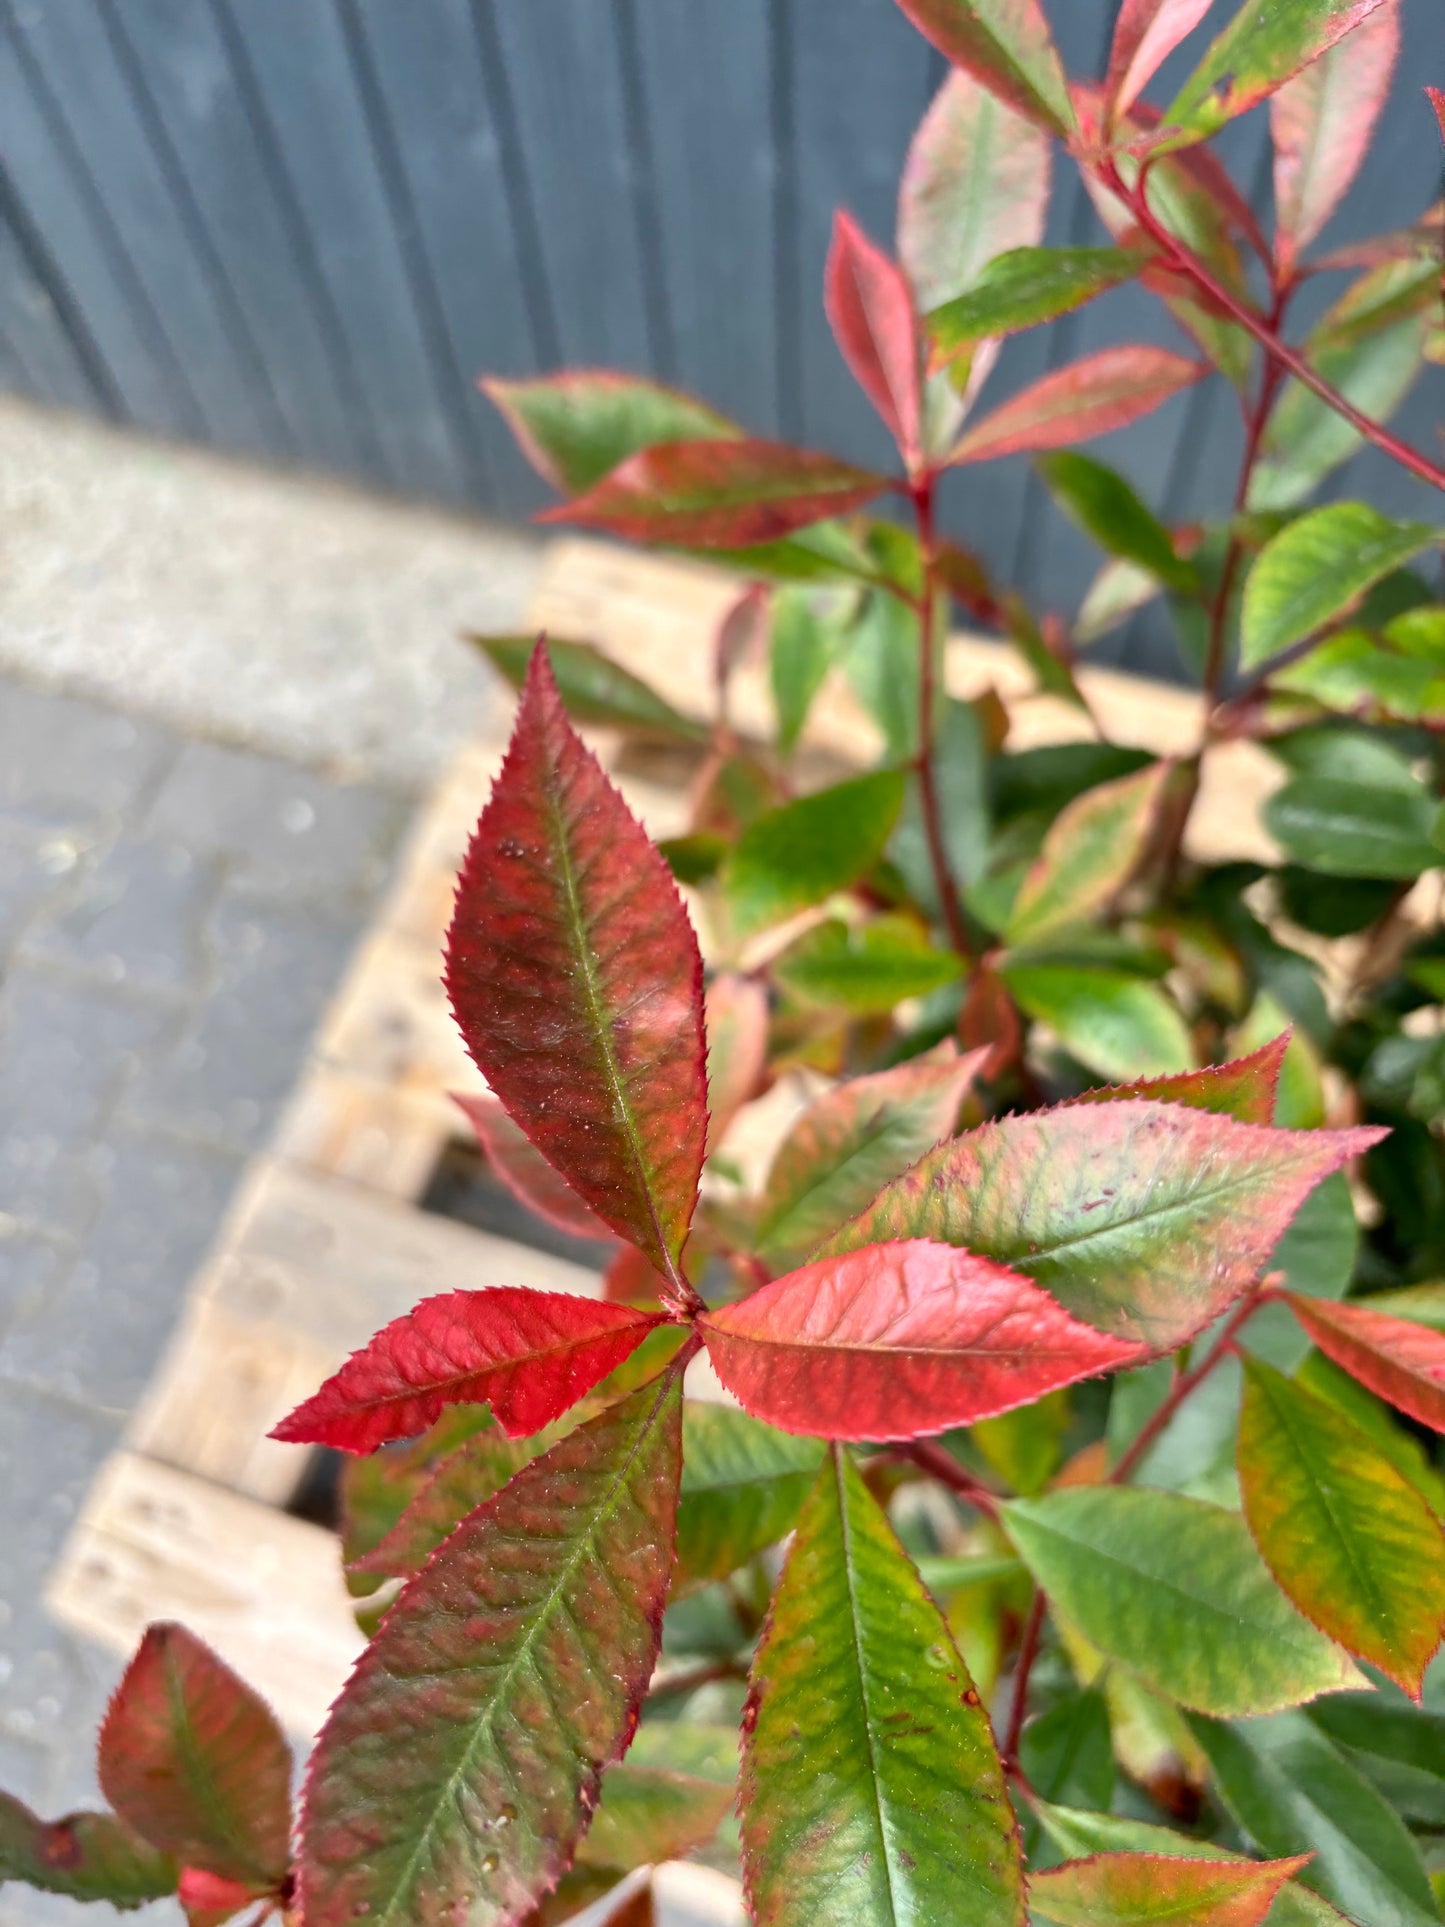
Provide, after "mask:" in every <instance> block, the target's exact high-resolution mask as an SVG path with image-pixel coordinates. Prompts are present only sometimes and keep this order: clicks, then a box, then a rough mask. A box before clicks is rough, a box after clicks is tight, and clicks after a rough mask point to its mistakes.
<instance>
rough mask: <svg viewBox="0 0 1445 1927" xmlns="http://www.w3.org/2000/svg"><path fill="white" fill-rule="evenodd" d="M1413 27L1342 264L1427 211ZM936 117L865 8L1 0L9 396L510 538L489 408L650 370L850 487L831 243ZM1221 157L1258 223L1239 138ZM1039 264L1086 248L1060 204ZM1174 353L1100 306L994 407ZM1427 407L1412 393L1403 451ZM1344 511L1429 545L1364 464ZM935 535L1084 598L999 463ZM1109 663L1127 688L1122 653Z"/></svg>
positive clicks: (1075, 34) (1082, 213)
mask: <svg viewBox="0 0 1445 1927" xmlns="http://www.w3.org/2000/svg"><path fill="white" fill-rule="evenodd" d="M1262 3H1263V4H1266V5H1268V4H1272V3H1273V0H1262ZM1227 4H1228V0H1221V5H1222V6H1225V7H1227ZM1052 12H1053V15H1054V19H1055V25H1056V31H1057V34H1058V38H1059V41H1060V44H1061V46H1062V48H1063V50H1064V53H1065V57H1066V59H1067V61H1068V62H1069V64H1070V65H1071V66H1072V67H1074V68H1076V69H1078V70H1083V71H1094V72H1097V71H1099V70H1100V68H1101V62H1102V58H1103V54H1104V50H1105V48H1106V45H1107V37H1108V33H1109V30H1110V27H1111V24H1112V17H1113V12H1114V0H1052ZM1405 26H1406V48H1405V57H1404V59H1403V61H1402V63H1401V72H1400V76H1399V81H1398V83H1397V91H1396V96H1395V99H1394V100H1393V101H1392V103H1391V106H1390V109H1389V111H1388V114H1387V118H1386V123H1385V127H1384V131H1383V134H1382V137H1381V139H1380V141H1379V143H1378V146H1377V148H1376V150H1375V152H1374V153H1373V154H1372V156H1371V158H1370V160H1369V162H1368V164H1367V166H1366V169H1365V171H1364V174H1363V176H1362V178H1361V180H1360V183H1359V184H1358V187H1357V189H1356V191H1355V194H1354V195H1353V197H1352V199H1351V202H1350V203H1349V205H1348V207H1347V208H1346V210H1345V211H1344V212H1343V214H1342V215H1341V216H1340V217H1339V218H1338V221H1337V232H1338V234H1339V236H1340V237H1342V238H1344V237H1348V236H1349V235H1351V234H1353V233H1357V232H1363V231H1367V230H1369V229H1370V228H1373V227H1377V226H1382V225H1387V224H1396V223H1398V222H1401V221H1403V220H1405V219H1408V218H1411V217H1413V216H1414V215H1415V214H1417V213H1418V212H1419V211H1420V209H1421V208H1422V207H1423V206H1424V205H1425V204H1426V203H1427V202H1428V201H1429V199H1430V198H1431V196H1432V194H1433V193H1434V192H1435V191H1436V190H1437V187H1438V181H1439V175H1440V168H1439V159H1438V137H1437V136H1436V134H1435V132H1434V129H1433V125H1432V123H1431V120H1430V117H1429V114H1428V110H1427V109H1426V107H1425V105H1424V103H1423V99H1422V96H1421V93H1420V84H1421V82H1422V81H1424V80H1426V79H1433V80H1435V81H1437V82H1439V81H1442V80H1445V6H1442V0H1405ZM940 77H941V66H940V63H939V62H938V60H937V58H936V56H934V55H933V54H932V52H931V51H930V49H929V48H928V47H927V46H926V45H925V43H924V42H923V41H922V40H921V39H919V37H918V36H917V35H916V34H915V33H914V32H913V31H912V29H911V28H910V27H909V26H908V25H907V23H906V22H905V21H904V19H903V18H902V16H901V15H900V14H899V13H898V12H897V10H896V9H895V7H894V6H893V5H892V3H891V0H0V383H3V384H5V385H8V386H11V387H13V388H16V389H19V390H21V391H24V392H26V393H29V394H32V395H35V396H37V397H40V398H42V399H44V400H48V401H52V402H55V403H58V404H61V405H63V406H68V407H76V408H81V409H87V410H92V411H98V412H100V413H103V414H105V415H108V416H111V417H113V418H114V419H116V420H117V421H121V422H127V423H134V424H136V425H137V426H139V427H143V428H146V429H149V430H156V431H160V432H162V433H166V434H173V435H176V436H179V437H184V438H187V439H194V440H202V441H208V442H213V443H216V444H218V445H221V446H223V447H227V448H233V449H238V450H242V451H245V452H247V453H250V454H254V455H259V456H262V457H265V458H267V459H270V460H275V461H281V462H287V463H295V464H301V465H304V466H308V467H313V468H316V469H320V470H330V471H338V472H341V473H344V474H349V475H354V476H357V477H360V478H363V479H365V480H367V481H369V482H372V483H375V484H379V485H381V486H383V487H386V488H390V489H394V490H397V491H399V492H401V493H405V494H409V495H418V496H426V497H430V498H433V499H438V500H441V501H444V502H449V503H453V504H457V505H467V506H473V507H475V508H477V509H480V510H484V511H487V512H490V513H493V514H500V515H505V516H521V515H524V514H526V513H528V512H529V511H530V510H531V509H533V508H534V507H535V506H537V504H538V503H539V501H540V499H541V493H542V492H541V490H540V487H539V485H538V484H537V483H536V481H535V480H534V478H533V477H532V476H531V474H530V471H529V470H527V468H526V467H525V465H524V464H523V463H522V462H521V461H520V460H519V458H518V457H517V455H516V453H515V451H514V450H513V448H512V447H511V445H510V442H509V439H508V437H507V435H506V433H505V431H504V430H502V428H501V427H500V424H499V423H498V422H497V421H496V420H495V418H494V417H493V416H492V414H491V411H490V410H489V408H488V406H487V404H486V403H485V402H484V401H483V400H482V399H481V398H480V397H479V396H478V395H477V394H476V391H475V388H474V386H473V382H474V377H475V376H476V374H477V373H478V372H479V371H482V370H496V371H500V372H507V373H519V372H530V371H533V370H537V369H546V368H551V367H554V366H558V365H561V364H564V363H591V364H609V365H616V366H620V367H624V368H633V369H639V370H646V371H649V372H651V373H654V374H656V375H658V376H661V377H663V378H665V379H668V380H672V381H676V382H678V383H680V384H682V385H683V386H686V387H689V388H692V389H695V390H696V391H697V392H698V393H700V394H702V395H704V396H706V397H707V398H708V399H709V400H710V401H712V402H714V403H716V404H717V405H719V406H720V407H722V408H724V409H726V410H728V411H729V412H732V413H735V414H737V415H738V416H739V417H740V418H741V419H743V420H744V421H746V422H748V423H749V424H750V425H752V426H754V427H755V428H757V429H758V430H760V431H762V432H766V433H780V434H783V435H786V436H789V437H794V438H798V439H801V440H804V441H807V442H811V443H814V444H817V445H820V446H831V447H833V448H836V449H837V450H839V451H840V452H842V453H844V454H849V455H853V456H856V457H859V458H863V459H867V458H870V457H871V458H873V459H879V458H881V457H882V454H883V450H882V448H881V447H880V441H881V433H880V430H879V429H878V426H877V424H876V422H875V421H874V419H873V418H872V416H871V414H870V411H869V409H868V407H867V405H866V403H865V402H863V400H862V399H861V397H860V396H859V395H858V394H857V392H856V391H855V390H854V388H853V386H852V384H851V382H850V380H849V378H848V376H847V374H846V372H845V370H844V368H843V365H842V363H841V361H840V359H839V357H838V354H837V352H836V350H835V349H834V347H833V346H832V344H831V342H830V340H829V339H828V336H827V332H826V329H825V326H824V323H823V318H822V308H821V298H820V292H819V291H820V284H821V273H822V263H823V256H824V251H825V247H826V243H827V233H828V226H829V221H830V218H831V211H832V209H833V207H834V206H835V205H838V204H843V205H846V206H848V207H850V208H851V209H852V210H853V211H854V213H855V214H856V215H857V216H858V217H859V218H860V219H861V220H862V221H863V223H864V224H865V226H867V227H868V228H869V229H870V230H871V231H872V232H874V233H875V234H876V235H879V236H887V235H888V234H889V233H890V232H891V228H892V213H893V203H894V196H895V192H896V181H897V176H898V169H899V164H900V160H901V157H902V154H903V151H904V148H905V146H906V144H907V141H908V137H909V135H910V133H911V132H912V130H913V128H914V126H915V124H916V122H917V120H918V118H919V116H920V114H921V112H922V110H923V107H924V105H925V102H926V100H927V98H928V97H929V95H930V93H931V91H932V89H933V88H934V87H935V86H936V85H937V82H938V80H939V79H940ZM1225 146H1226V148H1227V150H1228V152H1229V156H1230V158H1231V159H1232V161H1233V163H1234V165H1235V166H1236V168H1237V169H1239V170H1240V174H1241V178H1242V179H1243V180H1244V181H1245V182H1246V183H1247V184H1249V186H1250V188H1251V190H1252V191H1253V192H1254V194H1255V196H1256V198H1257V199H1264V198H1267V193H1268V154H1267V129H1266V126H1265V121H1264V117H1263V115H1261V114H1254V115H1251V116H1249V117H1248V118H1247V119H1246V120H1245V121H1243V122H1241V123H1239V124H1238V125H1236V126H1235V127H1233V128H1231V129H1230V130H1228V135H1227V139H1226V142H1225ZM1050 227H1051V231H1050V238H1051V239H1053V240H1056V241H1065V240H1081V239H1085V238H1088V236H1089V235H1090V233H1091V232H1093V216H1092V214H1091V212H1090V210H1089V208H1088V205H1087V202H1086V201H1085V200H1084V198H1083V196H1082V194H1081V193H1080V191H1079V190H1078V188H1077V185H1076V183H1075V182H1074V181H1073V180H1072V178H1071V177H1070V174H1069V171H1068V169H1067V167H1066V166H1064V165H1061V166H1060V168H1059V170H1058V180H1057V186H1056V191H1055V196H1054V202H1053V208H1052V213H1051V224H1050ZM1171 337H1172V324H1171V323H1170V322H1169V320H1168V318H1167V316H1165V315H1164V314H1163V313H1162V311H1161V310H1159V309H1158V307H1157V305H1156V304H1154V303H1153V302H1152V301H1151V299H1150V298H1149V297H1148V296H1146V295H1143V294H1141V293H1140V292H1139V291H1137V290H1122V291H1119V292H1117V293H1115V294H1113V295H1111V296H1108V297H1106V298H1105V299H1104V300H1102V301H1100V302H1098V303H1096V304H1095V305H1094V306H1093V307H1091V308H1089V309H1087V310H1085V311H1083V312H1082V313H1080V314H1079V315H1077V316H1075V317H1073V318H1072V319H1070V320H1069V321H1066V322H1065V323H1063V324H1062V325H1060V326H1058V327H1056V328H1054V329H1052V330H1048V331H1036V332H1034V333H1032V334H1029V335H1026V336H1023V337H1021V338H1020V339H1018V340H1017V341H1015V342H1013V343H1011V344H1010V345H1009V347H1008V349H1007V351H1006V354H1005V357H1004V359H1003V362H1002V364H1001V367H1000V370H999V373H998V375H997V376H996V377H995V382H996V384H997V386H996V389H995V392H997V393H999V394H1002V393H1005V392H1007V391H1008V389H1009V388H1010V387H1012V386H1016V385H1018V384H1019V383H1021V382H1023V381H1025V380H1027V379H1029V378H1031V377H1033V376H1036V375H1037V374H1039V373H1040V372H1041V371H1042V370H1043V369H1044V368H1045V367H1046V366H1047V365H1050V364H1053V363H1057V362H1058V361H1059V360H1060V359H1063V358H1068V357H1071V356H1074V355H1077V354H1079V353H1083V352H1086V351H1087V350H1088V349H1090V348H1091V347H1094V346H1098V345H1101V344H1102V343H1103V342H1105V341H1107V340H1118V339H1123V338H1136V339H1145V340H1148V339H1164V340H1168V339H1170V338H1171ZM1442 390H1445V384H1442V382H1441V380H1440V378H1439V375H1438V372H1437V373H1435V374H1433V375H1432V376H1431V377H1430V378H1429V379H1427V381H1426V382H1424V383H1422V385H1421V387H1420V389H1418V390H1417V391H1416V400H1415V401H1414V402H1413V403H1412V404H1411V411H1410V419H1411V420H1412V421H1413V423H1414V424H1415V425H1416V430H1417V432H1419V424H1420V423H1421V421H1422V419H1423V417H1424V415H1425V414H1430V415H1432V416H1433V417H1434V418H1436V419H1438V414H1439V410H1438V402H1439V400H1440V397H1441V394H1442ZM1238 435H1239V429H1238V419H1237V411H1236V410H1235V409H1234V408H1233V406H1232V404H1231V402H1230V400H1229V397H1228V395H1227V394H1226V393H1225V392H1224V390H1223V389H1222V387H1221V385H1220V384H1219V383H1218V382H1217V381H1211V382H1210V383H1207V384H1205V385H1204V386H1202V387H1200V388H1199V389H1197V390H1195V391H1194V392H1193V393H1192V394H1191V395H1189V396H1187V397H1184V398H1181V399H1179V400H1177V401H1176V402H1175V403H1173V404H1171V405H1170V406H1169V407H1168V408H1166V409H1164V410H1161V411H1160V412H1159V413H1158V414H1157V415H1156V416H1154V417H1152V418H1150V420H1149V421H1147V422H1145V423H1141V424H1138V425H1137V426H1136V427H1135V428H1133V429H1131V430H1127V431H1125V432H1124V433H1122V434H1120V435H1117V436H1115V437H1113V438H1111V441H1110V443H1109V445H1108V450H1109V457H1110V459H1111V460H1114V461H1117V462H1118V463H1119V464H1120V465H1121V466H1123V467H1124V468H1126V469H1127V470H1128V472H1129V473H1130V474H1131V475H1132V476H1133V477H1134V478H1135V480H1136V481H1137V482H1139V483H1140V484H1142V485H1143V486H1144V487H1146V488H1147V489H1148V490H1150V491H1151V492H1153V493H1154V494H1155V495H1156V496H1159V497H1162V500H1163V501H1164V503H1165V505H1166V507H1167V509H1168V510H1169V512H1170V513H1172V514H1174V515H1178V516H1186V515H1190V514H1192V513H1195V512H1197V511H1198V510H1200V509H1201V508H1202V507H1203V506H1204V505H1205V504H1206V503H1209V502H1214V503H1216V504H1217V503H1218V502H1219V501H1220V500H1221V499H1222V498H1227V493H1228V490H1229V488H1230V486H1231V481H1232V472H1233V465H1234V463H1235V461H1236V459H1237V447H1238ZM1348 485H1349V486H1351V487H1355V488H1360V489H1364V490H1367V491H1368V492H1370V493H1371V494H1372V495H1374V496H1375V497H1376V499H1379V500H1381V501H1382V502H1384V503H1385V504H1386V505H1391V506H1397V507H1402V508H1403V507H1407V506H1413V507H1418V506H1419V498H1418V494H1417V492H1416V489H1415V485H1413V484H1411V483H1410V482H1409V481H1408V479H1406V478H1402V477H1401V476H1400V475H1399V474H1398V473H1397V472H1396V471H1393V470H1392V469H1391V468H1390V467H1389V465H1388V464H1386V463H1384V462H1383V461H1382V460H1381V459H1377V458H1376V457H1374V456H1373V455H1366V456H1362V457H1359V458H1357V463H1356V465H1355V467H1354V470H1353V472H1352V473H1351V474H1350V476H1349V477H1348ZM947 506H948V519H949V521H950V524H951V526H952V527H953V528H954V529H955V530H956V531H957V532H958V533H959V534H960V535H962V536H963V537H964V538H965V539H967V540H969V541H971V542H972V543H974V544H975V545H976V546H978V547H979V548H980V549H982V550H983V551H985V552H986V553H987V554H988V555H989V556H990V558H991V559H992V561H993V563H994V565H995V567H996V568H997V570H998V571H999V573H1000V574H1002V575H1003V576H1004V577H1006V578H1009V579H1012V580H1014V581H1017V582H1019V583H1020V584H1022V585H1025V586H1027V587H1029V588H1030V589H1032V590H1033V591H1034V592H1035V593H1037V594H1038V595H1040V596H1042V597H1043V598H1045V599H1047V600H1049V601H1051V602H1054V603H1058V604H1066V603H1067V602H1068V601H1069V600H1070V598H1072V597H1074V596H1076V595H1077V593H1078V592H1079V589H1080V586H1081V583H1082V582H1083V581H1084V580H1085V579H1086V578H1087V574H1088V572H1089V571H1090V569H1091V568H1092V566H1093V564H1094V562H1095V561H1096V559H1097V558H1096V557H1095V556H1094V555H1093V553H1092V552H1091V550H1090V548H1089V546H1088V544H1087V542H1086V541H1085V540H1084V538H1082V537H1081V536H1079V535H1078V534H1077V533H1076V532H1074V531H1073V530H1071V529H1069V528H1068V527H1066V526H1065V525H1064V524H1063V523H1062V522H1061V521H1060V519H1059V518H1058V517H1057V516H1056V515H1054V514H1053V513H1052V512H1051V511H1050V510H1049V508H1048V506H1047V504H1046V503H1045V502H1044V501H1043V500H1042V499H1041V497H1040V493H1039V489H1038V484H1037V481H1036V479H1035V478H1033V477H1032V476H1031V474H1030V471H1029V469H1028V468H1027V466H1026V465H1025V464H1024V463H1022V462H1018V461H1015V462H1009V463H1004V464H1000V465H997V466H991V467H989V468H988V469H986V470H980V471H971V472H968V473H967V474H961V475H959V476H958V477H956V478H954V481H953V483H952V484H951V489H950V496H949V500H948V505H947ZM1130 647H1131V650H1132V652H1133V653H1135V654H1137V653H1138V652H1139V651H1141V650H1142V651H1143V653H1144V655H1145V656H1146V657H1150V658H1157V648H1158V645H1157V642H1151V639H1150V637H1149V635H1148V634H1147V633H1145V634H1142V635H1139V636H1136V637H1135V638H1134V641H1133V643H1132V644H1131V645H1130Z"/></svg>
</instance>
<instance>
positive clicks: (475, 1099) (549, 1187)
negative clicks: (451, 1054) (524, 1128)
mask: <svg viewBox="0 0 1445 1927" xmlns="http://www.w3.org/2000/svg"><path fill="white" fill-rule="evenodd" d="M452 1102H453V1104H455V1105H456V1106H457V1108H458V1109H459V1110H460V1111H461V1112H462V1114H463V1116H464V1117H465V1118H466V1120H467V1122H468V1123H469V1124H470V1125H471V1127H472V1129H473V1130H474V1131H475V1132H476V1134H477V1142H478V1143H479V1144H480V1145H481V1147H482V1151H483V1153H484V1155H485V1157H486V1160H487V1163H488V1164H489V1165H490V1166H491V1167H492V1170H493V1171H494V1172H495V1174H496V1175H497V1177H498V1178H500V1179H501V1181H502V1183H503V1184H504V1185H506V1187H507V1189H508V1190H509V1191H510V1192H511V1194H512V1196H513V1197H514V1198H515V1199H516V1200H517V1201H518V1203H519V1204H524V1205H526V1207H527V1209H528V1210H529V1211H531V1212H533V1213H534V1214H535V1215H536V1216H537V1217H539V1218H541V1219H542V1220H543V1222H544V1223H546V1224H550V1225H555V1226H556V1228H557V1230H558V1231H566V1232H570V1233H571V1235H572V1236H573V1237H574V1238H608V1237H610V1236H611V1232H610V1231H609V1229H608V1227H607V1226H606V1225H605V1224H603V1222H602V1220H601V1219H600V1218H599V1217H598V1216H597V1214H596V1212H595V1211H589V1210H588V1209H587V1207H586V1205H585V1204H583V1202H582V1200H581V1199H580V1198H579V1197H578V1196H577V1194H576V1192H575V1191H574V1190H573V1189H572V1187H571V1185H570V1184H568V1182H567V1180H566V1179H565V1178H564V1177H562V1176H561V1174H560V1173H559V1172H557V1171H554V1170H553V1169H552V1167H551V1165H550V1164H549V1163H548V1162H547V1160H546V1158H544V1157H543V1156H542V1154H541V1152H540V1151H537V1150H535V1149H534V1148H533V1147H532V1145H531V1144H530V1143H529V1142H528V1141H527V1139H526V1138H525V1137H524V1136H523V1135H522V1133H521V1132H520V1131H519V1130H518V1129H517V1127H516V1125H515V1124H514V1123H513V1122H512V1120H511V1118H509V1117H508V1116H507V1113H506V1112H505V1111H504V1110H503V1109H502V1107H501V1105H500V1104H499V1103H498V1102H497V1100H496V1098H494V1097H479V1096H475V1095H472V1094H469V1093H467V1092H464V1091H453V1092H452Z"/></svg>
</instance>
